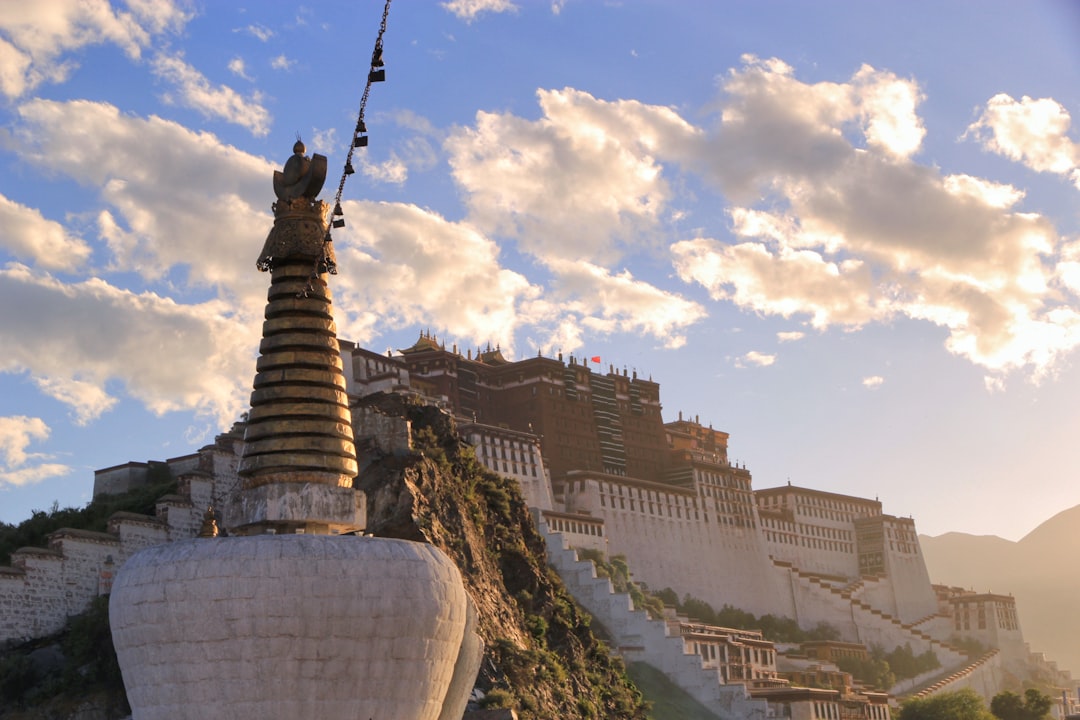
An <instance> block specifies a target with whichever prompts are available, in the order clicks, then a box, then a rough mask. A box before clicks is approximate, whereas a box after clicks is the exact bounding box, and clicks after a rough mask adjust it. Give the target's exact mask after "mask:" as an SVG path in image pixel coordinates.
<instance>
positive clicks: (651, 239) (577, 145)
mask: <svg viewBox="0 0 1080 720" xmlns="http://www.w3.org/2000/svg"><path fill="white" fill-rule="evenodd" d="M537 95H538V97H539V101H540V107H541V110H542V112H543V117H542V118H541V119H540V120H537V121H528V120H524V119H522V118H518V117H515V116H512V115H509V114H496V113H486V112H480V113H478V114H477V116H476V124H475V126H474V127H471V128H460V129H458V130H457V131H455V132H453V133H452V134H451V136H450V137H449V139H448V140H447V141H446V143H445V144H444V148H445V150H446V151H447V152H448V153H449V155H450V165H451V168H452V170H453V174H454V179H455V180H456V181H457V183H458V184H459V185H460V186H461V188H462V190H463V191H464V192H465V194H466V195H465V201H466V204H467V206H468V208H469V218H470V220H471V221H472V222H473V223H474V224H476V225H477V226H478V227H480V228H482V229H483V230H484V231H485V232H488V233H492V234H496V235H504V236H508V237H513V238H515V239H516V240H517V242H518V244H519V245H520V246H521V247H522V248H523V249H524V250H525V251H526V252H529V253H531V254H533V255H535V256H537V257H539V258H541V259H547V258H560V259H567V260H570V259H576V260H584V261H588V262H594V263H600V264H608V263H611V262H613V261H615V260H617V259H618V258H619V257H620V255H621V254H622V253H623V252H625V251H626V250H629V249H632V248H634V247H642V246H651V245H657V244H659V243H660V242H661V232H660V229H661V224H660V223H661V219H662V216H663V213H664V212H665V211H666V209H667V205H668V203H669V201H670V197H671V191H670V188H669V187H668V183H667V182H666V181H665V180H664V179H663V178H662V176H661V164H660V160H659V157H658V156H659V155H661V154H662V153H671V154H672V155H674V154H675V153H677V152H679V151H680V150H681V149H682V148H683V147H684V146H685V145H686V143H687V141H688V140H689V139H690V138H691V137H693V136H694V135H695V134H696V133H698V132H699V131H697V130H695V129H694V128H693V127H691V126H690V125H689V124H688V123H686V122H685V121H684V120H682V118H680V117H679V115H678V114H677V113H676V112H674V111H673V110H671V109H670V108H664V107H656V106H649V105H645V104H643V103H639V102H636V101H632V100H620V101H617V102H604V101H601V100H597V99H596V98H594V97H592V96H591V95H589V94H588V93H585V92H581V91H578V90H573V89H569V88H568V89H565V90H562V91H544V90H541V91H539V92H538V93H537Z"/></svg>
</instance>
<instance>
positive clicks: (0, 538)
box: [0, 463, 176, 565]
mask: <svg viewBox="0 0 1080 720" xmlns="http://www.w3.org/2000/svg"><path fill="white" fill-rule="evenodd" d="M149 480H150V483H149V484H148V485H145V486H143V487H139V488H135V489H134V490H129V491H128V492H126V493H123V494H120V495H103V496H101V497H98V498H95V499H94V500H93V501H91V502H90V504H89V505H87V506H86V507H84V508H80V509H76V508H64V509H63V510H61V509H60V508H59V507H58V506H57V505H56V503H53V506H52V508H51V509H50V510H49V512H44V511H42V510H35V511H34V512H33V513H32V514H31V516H30V517H29V518H28V519H26V520H23V521H22V522H21V523H19V524H18V525H8V524H7V523H0V565H10V564H11V553H13V552H15V551H16V550H18V549H19V548H21V547H45V545H46V543H47V540H48V536H49V534H50V533H54V532H56V531H57V530H59V529H60V528H74V529H76V530H91V531H94V532H105V531H106V530H107V529H108V523H109V518H110V517H112V515H113V514H114V513H117V512H121V511H124V512H132V513H139V514H141V515H153V514H154V508H155V504H156V503H157V500H158V498H160V497H161V496H162V495H166V494H168V493H171V492H176V481H175V480H173V478H172V476H171V475H170V473H169V468H168V466H167V465H165V464H164V463H151V464H150V471H149Z"/></svg>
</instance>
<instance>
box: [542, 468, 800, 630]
mask: <svg viewBox="0 0 1080 720" xmlns="http://www.w3.org/2000/svg"><path fill="white" fill-rule="evenodd" d="M575 475H576V476H575ZM563 493H564V502H565V504H566V510H567V512H578V513H586V514H589V515H592V516H594V517H598V518H602V519H603V521H604V530H605V534H606V535H607V540H608V552H609V553H611V554H612V555H625V556H626V557H627V558H628V560H629V561H630V567H631V571H632V572H633V574H634V580H635V581H637V582H641V583H644V584H645V585H646V586H648V587H649V588H650V589H652V590H661V589H663V588H665V587H670V588H672V589H674V590H676V591H677V592H679V593H680V594H690V595H693V596H694V597H697V598H699V599H701V600H704V601H706V602H708V603H709V604H710V605H712V606H713V607H716V608H720V607H723V606H724V605H732V606H734V607H737V608H744V609H747V610H752V611H753V612H754V613H755V614H765V613H773V614H776V615H786V616H788V617H793V616H794V607H793V606H792V604H791V599H790V594H785V593H781V592H778V590H779V589H780V585H779V583H778V582H777V581H778V580H779V577H778V576H777V575H776V574H774V573H770V572H769V571H768V568H769V566H770V561H769V558H768V556H767V554H766V553H765V550H764V547H763V545H762V543H761V541H760V536H759V535H758V533H757V530H756V528H755V527H752V524H751V523H746V524H745V525H743V526H736V525H730V524H727V523H726V522H721V519H718V517H717V515H716V513H709V512H708V511H707V510H706V509H705V508H704V507H703V503H702V502H701V500H700V499H699V498H698V497H697V496H696V494H695V492H694V491H693V490H690V489H681V488H675V487H671V486H666V485H659V484H655V483H646V482H639V481H632V480H628V479H626V478H620V477H615V476H609V475H598V474H589V475H587V476H586V475H584V474H574V473H572V474H571V476H570V479H568V480H567V482H566V486H565V487H564V489H563Z"/></svg>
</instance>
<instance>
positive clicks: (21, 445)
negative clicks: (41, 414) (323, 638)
mask: <svg viewBox="0 0 1080 720" xmlns="http://www.w3.org/2000/svg"><path fill="white" fill-rule="evenodd" d="M50 432H51V431H50V429H49V426H48V425H46V424H45V421H44V420H42V419H41V418H32V417H26V416H25V415H16V416H9V417H0V452H3V453H4V463H5V464H6V465H7V466H8V467H18V466H19V465H22V464H24V463H25V462H26V461H27V460H29V459H31V458H32V457H34V456H31V455H29V454H27V452H26V448H27V447H28V446H29V445H30V443H31V442H34V441H41V440H48V439H49V433H50Z"/></svg>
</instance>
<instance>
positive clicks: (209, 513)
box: [199, 505, 218, 538]
mask: <svg viewBox="0 0 1080 720" xmlns="http://www.w3.org/2000/svg"><path fill="white" fill-rule="evenodd" d="M217 536H218V527H217V520H215V519H214V506H213V505H207V506H206V513H205V514H204V515H203V520H202V527H201V528H199V537H201V538H213V537H217Z"/></svg>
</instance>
